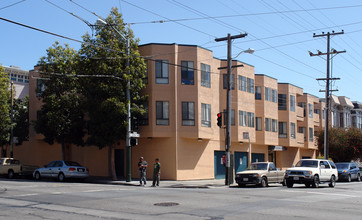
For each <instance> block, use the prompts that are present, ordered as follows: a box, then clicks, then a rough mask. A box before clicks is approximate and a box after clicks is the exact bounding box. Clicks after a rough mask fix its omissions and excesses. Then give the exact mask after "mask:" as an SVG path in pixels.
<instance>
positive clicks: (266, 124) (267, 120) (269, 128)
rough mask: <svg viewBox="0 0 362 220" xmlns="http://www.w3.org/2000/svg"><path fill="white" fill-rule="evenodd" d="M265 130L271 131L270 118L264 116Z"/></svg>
mask: <svg viewBox="0 0 362 220" xmlns="http://www.w3.org/2000/svg"><path fill="white" fill-rule="evenodd" d="M265 131H271V119H270V118H265Z"/></svg>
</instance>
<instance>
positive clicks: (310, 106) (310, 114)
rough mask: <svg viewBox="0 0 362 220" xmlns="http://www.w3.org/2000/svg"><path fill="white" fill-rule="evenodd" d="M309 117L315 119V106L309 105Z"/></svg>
mask: <svg viewBox="0 0 362 220" xmlns="http://www.w3.org/2000/svg"><path fill="white" fill-rule="evenodd" d="M308 115H309V118H313V104H308Z"/></svg>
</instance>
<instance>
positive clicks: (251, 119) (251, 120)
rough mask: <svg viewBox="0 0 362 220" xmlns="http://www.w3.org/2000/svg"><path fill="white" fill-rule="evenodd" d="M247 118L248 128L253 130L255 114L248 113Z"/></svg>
mask: <svg viewBox="0 0 362 220" xmlns="http://www.w3.org/2000/svg"><path fill="white" fill-rule="evenodd" d="M247 117H248V127H251V128H253V127H255V124H254V123H255V118H254V113H252V112H248V113H247Z"/></svg>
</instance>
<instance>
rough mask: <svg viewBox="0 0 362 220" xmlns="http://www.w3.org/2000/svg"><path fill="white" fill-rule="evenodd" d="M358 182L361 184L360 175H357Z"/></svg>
mask: <svg viewBox="0 0 362 220" xmlns="http://www.w3.org/2000/svg"><path fill="white" fill-rule="evenodd" d="M357 181H358V182H361V174H358V175H357Z"/></svg>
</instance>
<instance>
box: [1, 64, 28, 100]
mask: <svg viewBox="0 0 362 220" xmlns="http://www.w3.org/2000/svg"><path fill="white" fill-rule="evenodd" d="M3 67H4V72H5V73H8V74H9V79H10V82H13V85H14V87H15V92H14V94H15V95H14V98H15V99H22V98H24V97H26V96H28V95H29V71H26V70H22V69H20V67H17V66H3Z"/></svg>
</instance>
